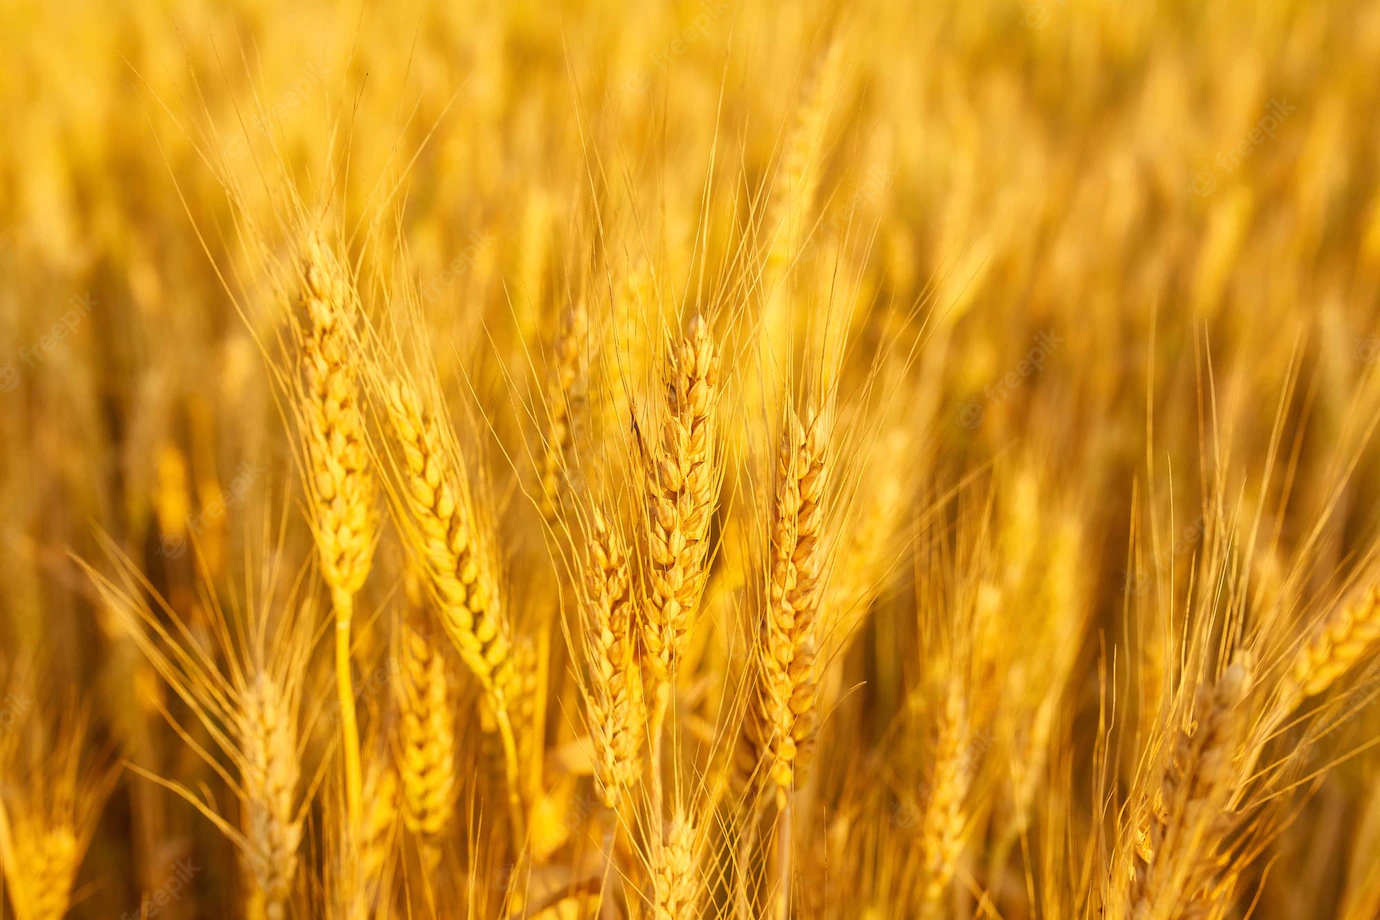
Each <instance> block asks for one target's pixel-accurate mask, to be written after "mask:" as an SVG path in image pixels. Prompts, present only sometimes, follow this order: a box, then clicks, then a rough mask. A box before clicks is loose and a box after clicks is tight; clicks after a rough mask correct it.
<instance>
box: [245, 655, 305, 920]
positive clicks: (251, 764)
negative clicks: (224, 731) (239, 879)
mask: <svg viewBox="0 0 1380 920" xmlns="http://www.w3.org/2000/svg"><path fill="white" fill-rule="evenodd" d="M243 703H244V709H243V712H242V713H241V714H240V717H239V718H240V726H239V733H240V737H241V739H242V746H243V749H242V751H241V754H242V758H243V760H242V763H241V768H240V769H241V776H240V783H241V785H242V786H243V789H244V795H245V802H244V825H243V833H244V837H245V840H246V846H245V848H244V849H243V850H242V855H243V859H244V863H245V868H246V869H247V870H248V873H249V877H250V880H251V881H252V882H253V885H254V890H253V892H252V895H251V898H252V902H253V903H254V904H256V905H259V906H261V907H262V910H263V916H264V917H266V918H267V920H282V918H283V917H285V916H286V915H287V902H288V899H289V898H290V897H291V896H292V888H293V882H294V880H295V878H296V876H297V847H298V844H300V843H301V841H302V825H301V822H300V820H299V819H298V815H297V805H296V790H297V782H298V778H299V776H300V773H301V764H300V763H299V762H298V757H297V730H296V724H295V723H296V716H295V714H294V713H293V712H292V711H291V710H290V708H289V707H287V706H285V705H284V701H283V699H282V695H281V693H280V691H279V689H278V687H277V685H276V684H275V683H274V682H273V681H272V680H271V679H269V678H268V677H267V676H266V675H263V674H260V675H259V676H258V677H257V678H256V679H255V681H254V684H253V686H252V687H251V688H250V692H249V693H247V694H245V696H244V700H243Z"/></svg>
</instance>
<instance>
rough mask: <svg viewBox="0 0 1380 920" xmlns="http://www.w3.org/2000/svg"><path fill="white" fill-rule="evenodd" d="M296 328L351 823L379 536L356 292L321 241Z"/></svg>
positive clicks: (314, 245) (315, 242) (356, 806)
mask: <svg viewBox="0 0 1380 920" xmlns="http://www.w3.org/2000/svg"><path fill="white" fill-rule="evenodd" d="M301 305H302V309H303V312H304V313H305V315H306V316H305V322H303V323H302V324H301V325H300V327H299V336H298V345H299V347H300V350H301V358H302V366H303V373H302V385H301V389H300V392H299V399H298V412H299V414H300V418H301V420H302V433H303V437H304V441H305V447H306V456H305V462H306V471H305V478H306V480H307V492H308V494H309V495H310V496H311V500H312V511H313V513H314V519H313V522H312V524H313V526H312V533H313V536H314V537H315V539H316V547H317V552H318V554H319V555H320V558H321V573H322V575H323V577H324V578H325V580H326V584H327V585H329V586H330V589H331V606H332V608H333V610H334V615H335V667H336V692H337V695H338V697H339V703H340V714H341V720H340V725H341V734H342V739H341V741H342V747H343V749H344V758H345V788H346V798H347V802H348V807H349V813H350V821H351V823H357V822H358V821H359V819H360V791H361V790H360V769H359V727H358V725H357V723H356V717H355V698H354V688H353V684H352V681H351V676H350V628H351V624H352V621H353V620H354V596H355V594H356V593H357V592H358V591H359V589H360V588H361V587H362V586H363V585H364V580H365V579H366V578H367V577H368V575H369V568H370V565H371V563H372V560H373V553H374V546H375V543H376V542H377V536H378V519H377V510H376V505H375V497H376V494H377V484H376V482H375V479H374V473H373V469H372V468H371V465H370V462H369V449H368V445H367V443H366V441H365V436H364V419H363V416H362V415H361V412H360V406H359V383H358V379H357V371H358V367H359V362H358V359H357V358H356V356H355V354H354V352H353V349H352V344H353V334H354V329H353V324H354V322H355V317H356V313H357V307H356V296H355V293H354V288H353V285H352V283H351V281H350V278H349V275H348V274H347V273H346V272H345V271H344V269H343V268H342V266H341V265H340V262H339V260H338V259H337V258H336V257H335V255H334V253H333V252H332V251H331V250H330V249H329V248H328V247H327V246H326V245H325V243H324V242H323V241H322V240H321V239H320V238H319V237H317V236H312V237H311V238H309V239H308V241H307V246H306V254H305V257H304V262H303V266H302V292H301Z"/></svg>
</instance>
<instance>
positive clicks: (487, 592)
mask: <svg viewBox="0 0 1380 920" xmlns="http://www.w3.org/2000/svg"><path fill="white" fill-rule="evenodd" d="M375 376H376V377H377V381H376V382H377V384H378V390H379V393H378V394H377V395H378V397H379V399H380V402H381V404H382V411H383V414H384V417H385V419H386V422H387V427H388V432H389V438H390V445H391V446H390V449H391V450H392V452H393V456H394V458H395V461H396V462H395V464H394V466H395V473H396V476H397V480H398V481H397V483H396V485H395V486H394V488H393V489H392V491H391V494H392V499H393V506H394V511H395V517H396V519H397V520H398V523H399V529H400V530H401V532H402V535H403V539H404V543H405V544H406V547H407V549H408V552H409V554H410V556H411V558H412V560H413V562H414V563H415V564H416V565H417V566H418V568H419V569H420V570H421V572H422V574H423V575H424V581H425V584H426V588H427V592H428V594H429V595H430V598H431V601H432V603H433V605H434V607H435V609H436V612H437V614H438V616H439V618H440V621H441V625H442V627H443V628H444V630H445V633H446V636H447V637H448V638H449V639H450V641H451V643H452V644H453V645H454V646H455V649H456V651H457V652H458V653H459V656H460V660H461V662H462V663H463V664H464V665H465V667H466V668H468V669H469V671H470V672H471V673H472V674H473V675H474V676H475V678H476V679H477V680H478V681H479V684H480V686H481V687H482V688H483V690H484V694H485V697H486V700H487V703H488V706H489V708H490V710H491V711H492V714H493V716H494V720H495V722H496V724H497V728H498V733H499V737H500V740H501V742H502V744H503V759H504V768H505V773H506V776H507V781H508V796H509V812H510V821H511V822H512V825H513V832H514V836H515V837H517V838H518V840H519V841H520V840H522V839H523V837H524V836H525V828H524V825H525V823H526V822H525V818H524V810H523V805H522V801H521V789H522V786H521V760H520V755H519V748H518V740H517V737H516V733H515V730H514V719H513V706H514V702H515V701H514V699H513V698H514V696H515V694H516V692H517V690H518V686H517V670H516V659H517V655H516V650H515V648H514V643H513V639H512V627H511V624H510V623H509V620H508V616H507V612H506V611H505V610H504V608H503V605H502V601H501V598H500V594H499V590H498V583H497V579H496V577H495V574H494V572H495V567H496V562H495V560H494V559H493V558H492V547H491V546H490V545H489V543H488V540H487V539H486V538H485V537H484V536H483V534H481V532H480V529H479V527H478V524H477V521H476V519H475V513H474V507H473V505H472V503H471V497H470V494H471V493H470V486H469V480H468V478H467V476H466V472H465V469H464V466H463V464H462V463H461V461H460V459H459V455H458V451H457V449H456V448H455V445H454V441H453V438H452V436H450V435H449V433H448V432H447V431H446V430H445V429H444V428H443V427H442V423H441V421H440V420H439V419H438V418H437V415H436V413H435V412H433V411H431V410H430V409H429V408H426V407H424V405H423V402H422V399H421V397H420V395H419V394H418V393H417V391H416V389H415V388H414V387H413V385H412V384H411V382H410V381H408V380H407V379H405V378H404V377H402V376H395V375H391V374H386V373H384V372H382V371H380V372H379V373H377V374H376V375H375Z"/></svg>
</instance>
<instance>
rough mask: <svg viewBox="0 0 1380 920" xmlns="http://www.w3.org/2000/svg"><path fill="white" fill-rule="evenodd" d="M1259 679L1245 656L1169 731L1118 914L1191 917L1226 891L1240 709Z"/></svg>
mask: <svg viewBox="0 0 1380 920" xmlns="http://www.w3.org/2000/svg"><path fill="white" fill-rule="evenodd" d="M1251 679H1252V668H1251V661H1250V659H1249V658H1248V657H1246V656H1244V655H1242V656H1238V658H1237V659H1236V660H1235V661H1234V662H1233V663H1232V665H1231V667H1229V668H1228V669H1227V670H1226V671H1225V672H1223V674H1222V676H1221V677H1220V678H1219V679H1218V681H1217V683H1216V685H1215V686H1214V687H1213V688H1212V691H1211V692H1210V693H1200V694H1198V695H1197V697H1196V698H1195V699H1194V701H1193V711H1192V717H1191V719H1190V720H1189V721H1188V723H1187V724H1186V725H1182V726H1180V727H1178V728H1177V729H1176V730H1175V731H1174V732H1173V735H1172V737H1171V738H1170V739H1168V745H1167V747H1166V750H1165V752H1164V753H1163V754H1162V755H1161V765H1160V767H1159V779H1158V782H1157V785H1156V786H1155V787H1153V788H1152V789H1151V790H1148V792H1147V794H1145V795H1144V796H1143V798H1142V801H1141V804H1140V809H1139V813H1138V815H1137V824H1136V827H1135V829H1134V830H1135V835H1136V836H1135V840H1134V845H1133V847H1131V848H1130V850H1131V851H1130V853H1129V859H1130V868H1129V872H1128V874H1127V876H1126V877H1125V879H1124V882H1126V883H1128V884H1127V887H1126V888H1125V889H1123V890H1122V897H1121V898H1120V899H1119V900H1118V901H1117V902H1116V903H1115V905H1114V906H1115V907H1116V908H1117V911H1116V912H1114V913H1113V916H1114V917H1120V918H1127V920H1141V918H1148V917H1161V916H1165V917H1168V916H1173V917H1191V916H1195V915H1196V914H1194V913H1193V911H1195V910H1198V909H1199V908H1200V907H1201V905H1202V904H1204V903H1205V902H1207V901H1210V900H1212V899H1213V898H1214V897H1216V896H1217V895H1218V891H1217V890H1216V889H1217V878H1218V876H1219V874H1220V872H1221V868H1222V867H1221V865H1220V863H1219V861H1218V860H1217V859H1216V855H1217V854H1216V852H1215V851H1216V849H1217V847H1218V845H1219V844H1220V843H1221V842H1222V841H1223V839H1224V838H1225V837H1226V835H1227V833H1228V832H1229V831H1230V829H1231V826H1232V821H1233V816H1232V812H1231V811H1230V808H1229V802H1230V796H1231V792H1232V790H1233V788H1234V786H1235V780H1236V769H1235V767H1236V763H1237V758H1238V756H1239V754H1240V748H1241V743H1240V742H1241V739H1242V735H1243V733H1244V724H1245V720H1244V719H1243V718H1242V716H1241V713H1239V712H1238V711H1237V710H1238V708H1239V706H1240V704H1241V702H1242V700H1243V699H1244V698H1245V697H1246V694H1247V693H1248V692H1249V691H1250V687H1251ZM1175 910H1177V911H1179V912H1178V913H1173V912H1172V911H1175Z"/></svg>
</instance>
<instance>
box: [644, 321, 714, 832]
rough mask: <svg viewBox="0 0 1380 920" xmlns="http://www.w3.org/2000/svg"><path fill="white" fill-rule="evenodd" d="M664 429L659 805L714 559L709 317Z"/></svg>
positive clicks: (654, 667)
mask: <svg viewBox="0 0 1380 920" xmlns="http://www.w3.org/2000/svg"><path fill="white" fill-rule="evenodd" d="M668 363H669V366H668V368H667V372H666V379H665V387H666V404H665V407H664V410H665V412H664V415H663V417H662V420H661V426H660V432H659V437H658V439H657V441H656V443H655V444H653V445H652V447H651V450H650V452H649V453H650V456H649V458H648V459H649V463H650V468H649V469H648V470H647V473H646V475H645V477H644V487H645V491H646V507H647V517H648V528H649V533H648V545H647V551H648V567H647V568H648V571H647V574H648V581H649V583H650V591H649V596H648V598H647V604H646V609H645V615H644V620H643V624H642V645H643V648H644V649H645V651H646V654H645V655H644V656H643V664H644V667H645V669H646V672H647V681H646V684H647V685H648V687H649V689H652V688H654V690H655V697H654V702H653V704H652V713H651V717H650V718H649V719H648V723H649V728H648V730H649V734H650V738H651V772H652V783H653V798H654V799H655V800H656V803H657V804H656V807H657V808H660V798H661V796H660V789H661V729H662V725H663V724H664V722H665V718H666V708H667V706H668V704H669V702H670V686H669V683H670V681H671V680H672V676H673V674H674V671H675V664H676V659H677V657H678V655H679V654H680V652H681V651H682V649H683V648H684V645H685V640H686V637H687V636H688V635H689V634H690V631H691V629H692V628H693V627H694V624H695V614H696V613H697V612H698V609H699V603H700V595H701V593H702V592H703V590H704V582H705V578H706V577H707V575H708V562H709V523H710V520H711V519H712V518H713V516H714V508H715V506H716V505H717V504H718V498H719V485H720V482H721V477H720V471H719V468H718V462H717V460H718V450H717V445H716V443H715V436H716V432H715V414H716V409H717V405H718V398H719V392H718V386H719V361H718V356H717V355H716V353H715V348H714V340H713V338H712V337H711V335H710V330H709V324H708V323H706V322H705V321H704V318H703V317H702V316H695V317H694V318H693V319H691V321H690V326H689V330H688V333H687V335H686V336H685V338H684V339H682V340H681V341H680V343H679V346H678V347H676V348H674V349H673V350H672V353H671V356H670V361H669V362H668Z"/></svg>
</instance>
